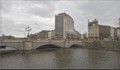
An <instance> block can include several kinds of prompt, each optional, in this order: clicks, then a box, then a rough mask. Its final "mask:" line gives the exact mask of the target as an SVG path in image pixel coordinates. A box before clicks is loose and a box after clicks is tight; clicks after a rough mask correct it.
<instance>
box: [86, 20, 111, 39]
mask: <svg viewBox="0 0 120 70" xmlns="http://www.w3.org/2000/svg"><path fill="white" fill-rule="evenodd" d="M88 37H89V40H105V39H107V38H109V37H110V26H106V25H99V24H98V20H97V19H94V21H93V22H88Z"/></svg>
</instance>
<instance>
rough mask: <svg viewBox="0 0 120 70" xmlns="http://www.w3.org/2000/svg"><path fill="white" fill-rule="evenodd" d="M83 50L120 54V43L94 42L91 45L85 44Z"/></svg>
mask: <svg viewBox="0 0 120 70" xmlns="http://www.w3.org/2000/svg"><path fill="white" fill-rule="evenodd" d="M83 48H88V49H101V50H110V51H118V52H120V41H93V42H91V43H85V45H84V47H83Z"/></svg>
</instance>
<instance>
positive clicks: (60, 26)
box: [55, 13, 79, 39]
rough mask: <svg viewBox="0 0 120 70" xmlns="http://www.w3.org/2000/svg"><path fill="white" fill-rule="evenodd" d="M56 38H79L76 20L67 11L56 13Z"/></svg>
mask: <svg viewBox="0 0 120 70" xmlns="http://www.w3.org/2000/svg"><path fill="white" fill-rule="evenodd" d="M55 38H56V39H66V38H67V39H78V38H79V35H78V32H77V31H76V30H75V29H74V20H73V18H72V17H71V16H69V15H68V14H66V13H60V14H58V15H55Z"/></svg>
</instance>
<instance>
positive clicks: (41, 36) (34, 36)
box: [29, 30, 51, 40]
mask: <svg viewBox="0 0 120 70" xmlns="http://www.w3.org/2000/svg"><path fill="white" fill-rule="evenodd" d="M29 37H30V38H31V39H35V40H37V39H40V40H47V39H51V32H50V31H47V30H42V31H41V32H39V33H35V34H31V35H30V36H29Z"/></svg>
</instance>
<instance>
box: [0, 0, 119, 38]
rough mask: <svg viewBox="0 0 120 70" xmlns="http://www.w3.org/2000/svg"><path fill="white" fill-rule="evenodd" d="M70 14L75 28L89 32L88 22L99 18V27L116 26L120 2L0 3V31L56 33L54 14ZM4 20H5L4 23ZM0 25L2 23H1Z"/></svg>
mask: <svg viewBox="0 0 120 70" xmlns="http://www.w3.org/2000/svg"><path fill="white" fill-rule="evenodd" d="M63 12H66V13H68V14H69V15H70V16H71V17H72V18H73V19H74V22H75V23H74V25H75V29H76V30H77V31H79V32H80V33H85V32H87V31H88V28H87V27H88V19H89V21H93V19H95V18H96V19H98V21H99V24H102V25H110V26H117V23H118V18H119V17H120V1H119V0H0V13H1V14H0V22H1V23H2V26H1V25H0V28H1V27H2V28H1V29H0V31H1V30H2V32H0V35H1V34H3V33H4V34H5V35H14V36H19V37H20V36H22V37H23V36H25V35H26V31H25V28H26V27H27V26H30V27H31V29H32V31H31V33H37V32H39V31H41V30H53V29H54V28H55V27H54V25H55V14H59V13H63ZM1 18H2V20H1ZM1 23H0V24H1Z"/></svg>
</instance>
